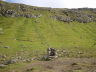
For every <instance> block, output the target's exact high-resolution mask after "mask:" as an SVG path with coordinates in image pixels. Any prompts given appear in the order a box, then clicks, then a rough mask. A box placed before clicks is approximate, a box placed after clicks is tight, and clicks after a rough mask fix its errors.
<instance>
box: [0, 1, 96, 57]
mask: <svg viewBox="0 0 96 72" xmlns="http://www.w3.org/2000/svg"><path fill="white" fill-rule="evenodd" d="M49 47H53V48H57V49H64V50H65V51H68V53H69V54H68V55H66V56H68V57H78V56H80V57H96V54H95V53H96V9H87V8H84V9H51V8H39V7H32V6H27V5H22V4H10V3H6V2H2V1H0V55H1V56H2V55H6V56H7V57H8V58H10V57H11V56H13V57H15V56H21V57H33V56H38V55H42V54H44V53H45V51H46V49H47V48H49ZM80 52H81V53H82V54H81V53H80ZM79 53H80V54H79Z"/></svg>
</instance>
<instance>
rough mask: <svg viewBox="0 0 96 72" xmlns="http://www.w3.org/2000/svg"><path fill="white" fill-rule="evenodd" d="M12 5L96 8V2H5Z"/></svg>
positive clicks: (33, 0)
mask: <svg viewBox="0 0 96 72" xmlns="http://www.w3.org/2000/svg"><path fill="white" fill-rule="evenodd" d="M4 1H7V2H12V3H23V4H27V5H32V6H39V7H51V8H82V7H83V8H84V7H88V8H96V0H4Z"/></svg>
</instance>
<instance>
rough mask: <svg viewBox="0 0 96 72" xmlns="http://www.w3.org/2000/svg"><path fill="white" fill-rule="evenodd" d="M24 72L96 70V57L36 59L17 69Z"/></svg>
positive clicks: (87, 71)
mask: <svg viewBox="0 0 96 72" xmlns="http://www.w3.org/2000/svg"><path fill="white" fill-rule="evenodd" d="M18 70H22V72H96V58H58V59H55V60H52V61H36V62H33V63H31V64H30V65H27V66H25V67H22V68H20V69H17V71H16V72H19V71H18Z"/></svg>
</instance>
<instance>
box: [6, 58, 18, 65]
mask: <svg viewBox="0 0 96 72" xmlns="http://www.w3.org/2000/svg"><path fill="white" fill-rule="evenodd" d="M17 61H18V60H17V59H11V60H8V61H5V63H4V64H5V65H9V64H14V63H16V62H17Z"/></svg>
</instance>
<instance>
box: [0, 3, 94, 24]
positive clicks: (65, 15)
mask: <svg viewBox="0 0 96 72" xmlns="http://www.w3.org/2000/svg"><path fill="white" fill-rule="evenodd" d="M12 6H13V7H12ZM41 11H44V12H48V13H49V16H51V17H52V18H53V19H56V20H59V21H63V22H68V23H69V22H73V21H77V22H80V23H89V22H96V8H78V9H54V8H45V7H44V8H42V7H34V6H28V5H24V4H12V5H11V3H6V2H1V3H0V16H5V17H25V18H39V17H41V16H42V14H40V13H39V12H41ZM36 13H37V14H36ZM42 13H43V12H42Z"/></svg>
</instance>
